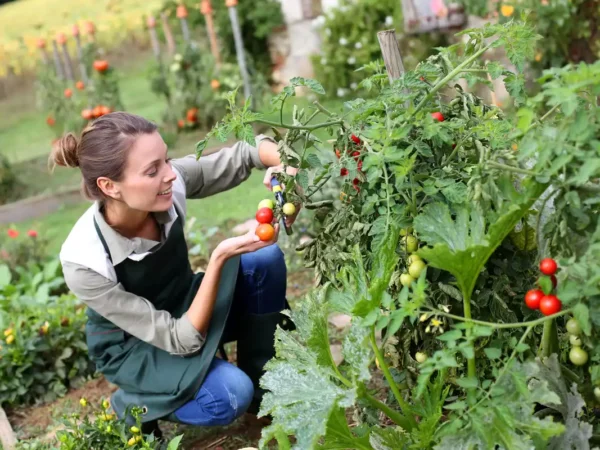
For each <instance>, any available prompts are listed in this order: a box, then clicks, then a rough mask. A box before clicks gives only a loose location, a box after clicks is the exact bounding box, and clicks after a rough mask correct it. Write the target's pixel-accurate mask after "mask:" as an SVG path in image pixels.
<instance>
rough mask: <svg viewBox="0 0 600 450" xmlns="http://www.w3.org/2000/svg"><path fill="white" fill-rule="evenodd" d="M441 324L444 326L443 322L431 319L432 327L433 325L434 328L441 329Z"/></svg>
mask: <svg viewBox="0 0 600 450" xmlns="http://www.w3.org/2000/svg"><path fill="white" fill-rule="evenodd" d="M441 324H442V321H441V320H437V319H431V325H433V326H434V327H439V326H440V325H441Z"/></svg>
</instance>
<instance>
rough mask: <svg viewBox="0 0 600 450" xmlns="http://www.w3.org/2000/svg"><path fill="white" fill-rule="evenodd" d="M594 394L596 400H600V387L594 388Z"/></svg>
mask: <svg viewBox="0 0 600 450" xmlns="http://www.w3.org/2000/svg"><path fill="white" fill-rule="evenodd" d="M594 395H595V396H596V400H598V401H599V402H600V387H598V386H596V387H595V388H594Z"/></svg>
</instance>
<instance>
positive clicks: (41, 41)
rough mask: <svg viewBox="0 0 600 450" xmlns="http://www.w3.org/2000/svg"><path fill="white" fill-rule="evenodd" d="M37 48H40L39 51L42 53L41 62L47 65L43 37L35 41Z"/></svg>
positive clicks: (46, 53) (47, 59)
mask: <svg viewBox="0 0 600 450" xmlns="http://www.w3.org/2000/svg"><path fill="white" fill-rule="evenodd" d="M37 48H39V49H40V53H41V54H42V62H43V63H44V65H46V66H47V65H48V61H49V58H48V52H47V51H46V40H45V39H41V38H40V39H38V42H37Z"/></svg>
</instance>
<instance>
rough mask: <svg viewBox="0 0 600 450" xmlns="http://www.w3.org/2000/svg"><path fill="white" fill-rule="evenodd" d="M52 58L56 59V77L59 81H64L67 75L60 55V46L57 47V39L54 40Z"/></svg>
mask: <svg viewBox="0 0 600 450" xmlns="http://www.w3.org/2000/svg"><path fill="white" fill-rule="evenodd" d="M52 56H53V57H54V69H55V70H56V76H57V77H58V79H59V80H64V79H65V74H64V72H63V68H62V62H61V60H60V55H59V54H58V46H57V45H56V39H52Z"/></svg>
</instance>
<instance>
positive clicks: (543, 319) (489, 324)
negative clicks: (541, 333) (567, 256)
mask: <svg viewBox="0 0 600 450" xmlns="http://www.w3.org/2000/svg"><path fill="white" fill-rule="evenodd" d="M427 308H428V309H429V311H418V312H417V313H418V314H424V313H433V314H436V315H439V316H443V317H448V318H449V319H455V320H460V321H462V322H471V323H474V324H476V325H483V326H486V327H490V328H495V329H498V330H499V329H505V328H523V327H529V326H532V327H534V326H536V325H541V324H543V323H544V322H546V321H548V320H550V319H556V318H557V317H560V316H564V315H565V314H569V313H571V309H565V310H564V311H560V312H557V313H556V314H552V315H551V316H546V317H541V318H539V319H536V320H530V321H529V322H514V323H494V322H484V321H483V320H476V319H466V318H465V317H461V316H457V315H454V314H448V313H445V312H443V311H439V310H437V309H433V308H429V307H427Z"/></svg>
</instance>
